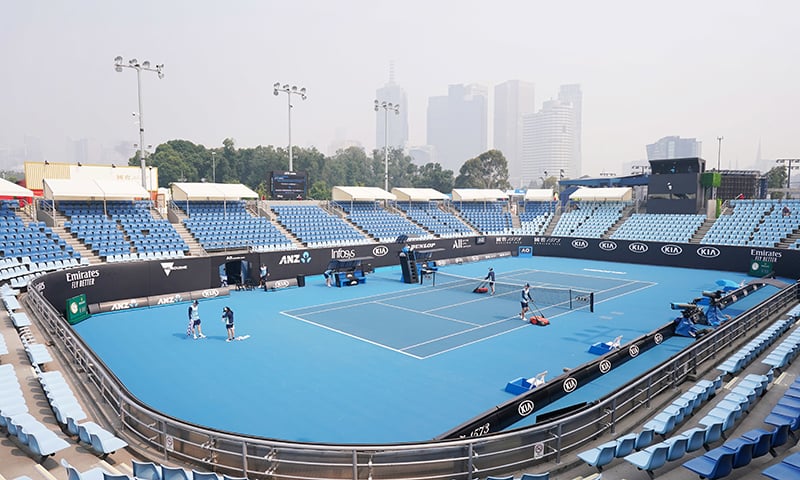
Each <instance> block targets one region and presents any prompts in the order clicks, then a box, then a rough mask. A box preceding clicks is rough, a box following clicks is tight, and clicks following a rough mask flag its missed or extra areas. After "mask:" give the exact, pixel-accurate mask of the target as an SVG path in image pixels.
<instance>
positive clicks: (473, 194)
mask: <svg viewBox="0 0 800 480" xmlns="http://www.w3.org/2000/svg"><path fill="white" fill-rule="evenodd" d="M506 199H508V195H506V192H504V191H502V190H498V189H496V188H454V189H453V201H454V202H494V201H497V200H506Z"/></svg>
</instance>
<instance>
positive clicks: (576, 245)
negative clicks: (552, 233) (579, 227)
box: [572, 238, 589, 250]
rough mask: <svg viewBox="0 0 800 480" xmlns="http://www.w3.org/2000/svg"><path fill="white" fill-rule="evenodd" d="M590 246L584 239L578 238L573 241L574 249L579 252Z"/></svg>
mask: <svg viewBox="0 0 800 480" xmlns="http://www.w3.org/2000/svg"><path fill="white" fill-rule="evenodd" d="M588 246H589V242H587V241H586V240H584V239H582V238H577V239H575V240H573V241H572V248H577V249H578V250H583V249H584V248H586V247H588Z"/></svg>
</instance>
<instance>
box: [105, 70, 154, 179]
mask: <svg viewBox="0 0 800 480" xmlns="http://www.w3.org/2000/svg"><path fill="white" fill-rule="evenodd" d="M123 68H132V69H134V70H136V86H137V90H138V93H139V160H140V162H141V165H142V186H143V187H144V188H145V189H147V167H146V161H145V157H144V115H143V113H142V70H144V71H147V72H155V73H157V74H158V78H159V79H161V78H164V64H163V63H162V64H160V65H156V66H155V67H151V66H150V61H149V60H145V61H144V62H141V63H139V60H136V59H135V58H132V59H130V60H128V63H127V64H124V63H122V57H121V56H118V57H117V58H115V59H114V69H115V70H116V71H118V72H121V71H122V69H123Z"/></svg>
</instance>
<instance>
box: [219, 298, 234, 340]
mask: <svg viewBox="0 0 800 480" xmlns="http://www.w3.org/2000/svg"><path fill="white" fill-rule="evenodd" d="M222 320H224V321H225V328H226V329H227V330H228V339H227V340H225V341H226V342H230V341H232V340H236V333H235V331H234V328H233V310H231V309H230V307H225V308H223V309H222Z"/></svg>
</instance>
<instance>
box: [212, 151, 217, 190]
mask: <svg viewBox="0 0 800 480" xmlns="http://www.w3.org/2000/svg"><path fill="white" fill-rule="evenodd" d="M211 181H212V182H214V183H217V152H215V151H213V150H212V151H211Z"/></svg>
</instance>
